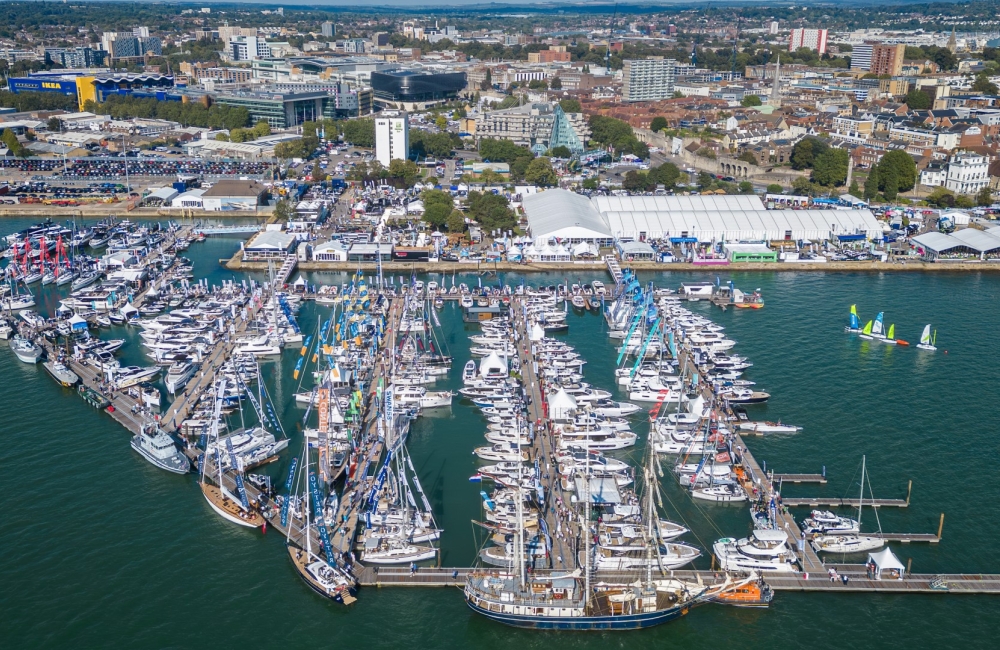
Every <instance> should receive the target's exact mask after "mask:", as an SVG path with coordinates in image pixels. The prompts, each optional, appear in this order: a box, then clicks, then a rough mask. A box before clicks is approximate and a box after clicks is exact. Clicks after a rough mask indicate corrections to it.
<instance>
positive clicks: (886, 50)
mask: <svg viewBox="0 0 1000 650" xmlns="http://www.w3.org/2000/svg"><path fill="white" fill-rule="evenodd" d="M905 53H906V45H904V44H903V43H895V44H891V45H890V44H886V43H876V44H875V46H874V47H872V63H871V67H869V68H868V71H869V72H871V73H873V74H876V75H879V76H882V75H889V76H890V77H897V76H899V75H900V74H902V73H903V57H904V55H905Z"/></svg>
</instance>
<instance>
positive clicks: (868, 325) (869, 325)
mask: <svg viewBox="0 0 1000 650" xmlns="http://www.w3.org/2000/svg"><path fill="white" fill-rule="evenodd" d="M861 333H862V334H868V335H871V333H872V322H871V321H868V322H867V323H865V328H864V329H863V330H861Z"/></svg>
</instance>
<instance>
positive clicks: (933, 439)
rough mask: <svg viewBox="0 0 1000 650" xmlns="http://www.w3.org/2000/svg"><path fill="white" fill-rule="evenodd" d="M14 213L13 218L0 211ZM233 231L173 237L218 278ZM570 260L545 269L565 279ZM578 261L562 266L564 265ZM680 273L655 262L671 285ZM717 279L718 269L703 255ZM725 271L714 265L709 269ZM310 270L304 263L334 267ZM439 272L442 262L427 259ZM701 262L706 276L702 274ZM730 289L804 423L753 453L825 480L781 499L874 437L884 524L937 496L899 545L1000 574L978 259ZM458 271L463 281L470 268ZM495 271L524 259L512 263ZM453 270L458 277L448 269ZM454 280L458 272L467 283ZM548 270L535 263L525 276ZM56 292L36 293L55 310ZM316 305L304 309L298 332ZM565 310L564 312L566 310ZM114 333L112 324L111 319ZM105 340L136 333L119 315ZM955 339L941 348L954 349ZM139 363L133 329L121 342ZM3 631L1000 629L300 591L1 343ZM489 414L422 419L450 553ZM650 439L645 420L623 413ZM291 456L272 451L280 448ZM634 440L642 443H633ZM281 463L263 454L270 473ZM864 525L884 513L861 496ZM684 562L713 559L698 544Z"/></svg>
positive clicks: (585, 334) (72, 641)
mask: <svg viewBox="0 0 1000 650" xmlns="http://www.w3.org/2000/svg"><path fill="white" fill-rule="evenodd" d="M3 226H4V229H5V232H10V231H11V230H14V229H17V228H20V227H23V226H22V225H14V224H12V223H11V222H9V221H8V222H4V223H3ZM237 246H238V240H236V239H231V238H230V239H226V238H223V239H210V240H209V241H208V242H206V243H204V244H196V245H193V246H192V247H191V248H190V249H189V250H188V251H187V255H188V256H189V257H191V258H192V259H194V260H195V263H196V265H195V271H196V273H197V274H198V275H199V277H201V276H205V277H208V278H209V280H210V281H211V282H219V281H220V280H222V279H228V278H231V277H233V275H232V273H229V272H226V271H224V270H222V269H220V268H219V267H218V265H217V260H218V259H219V258H221V257H227V256H228V255H230V254H231V253H232V252H233V251H234V250H235V248H236V247H237ZM563 277H565V276H564V275H560V276H559V277H555V276H553V277H550V278H546V280H545V283H556V282H559V281H560V280H561V279H562V278H563ZM570 277H571V279H572V276H570ZM692 277H695V276H692V275H686V274H666V273H663V274H655V275H653V274H650V275H649V276H648V279H654V278H655V279H657V280H658V281H660V282H662V283H663V284H665V285H667V286H676V285H677V284H679V283H680V282H681V281H683V280H685V279H690V278H692ZM709 277H713V278H714V274H712V275H711V276H709ZM727 277H728V276H725V275H723V279H727ZM340 279H341V276H339V275H335V274H314V275H312V276H310V280H311V281H313V282H333V281H336V282H339V281H340ZM431 279H437V280H438V281H441V279H442V278H441V277H440V276H438V277H436V278H435V277H431ZM701 279H704V277H703V278H701ZM733 279H734V280H735V281H736V284H737V286H739V287H741V288H743V289H754V288H758V287H759V288H761V290H762V291H763V294H764V296H765V299H766V301H767V304H766V307H765V308H764V309H763V310H760V311H757V312H745V311H726V312H723V311H721V310H719V309H718V308H715V307H710V306H709V305H707V304H697V305H695V306H693V307H692V308H693V309H694V310H696V311H700V312H705V313H707V314H709V315H710V316H711V317H712V318H714V319H715V320H717V321H718V322H720V323H722V324H724V325H726V327H727V332H728V333H729V335H730V336H732V337H733V338H735V339H736V340H737V341H738V342H739V345H738V346H737V348H736V350H737V351H738V352H739V353H741V354H746V355H748V356H749V357H750V358H751V360H752V361H753V362H754V366H753V367H752V368H751V369H749V370H748V372H747V376H748V377H750V378H752V379H754V380H756V381H757V382H758V386H759V387H760V388H762V389H765V390H768V391H769V392H771V393H772V395H773V397H772V399H771V402H770V403H769V404H768V405H766V406H761V407H755V413H754V416H755V417H757V416H759V417H767V418H768V419H777V418H781V419H782V420H783V421H785V422H791V423H795V424H799V425H802V426H803V427H805V429H804V431H802V432H800V433H799V434H796V435H791V436H775V437H772V438H765V439H752V440H751V441H750V443H749V444H750V445H751V447H752V448H753V450H754V452H755V454H756V456H757V458H758V459H759V460H764V461H766V462H767V464H768V467H773V468H775V469H776V470H778V471H784V472H818V471H820V469H821V467H823V466H824V465H825V466H826V468H827V473H828V476H829V479H830V482H829V484H828V485H826V486H824V487H818V486H792V487H788V488H786V490H785V493H786V495H796V494H802V495H805V494H830V495H836V496H842V495H845V496H850V495H854V494H856V491H857V473H858V471H859V466H860V461H861V456H862V454H865V455H867V459H868V461H867V462H868V468H869V472H870V474H871V484H872V488H873V490H874V492H875V495H876V496H880V497H903V496H904V495H905V490H906V482H907V480H909V479H912V480H913V482H914V486H913V497H912V501H911V507H910V508H908V509H905V510H886V511H884V512H881V513H879V517H880V522H881V525H882V528H883V530H885V531H891V532H934V531H935V530H936V528H937V521H938V515H939V513H941V512H945V513H947V520H946V522H945V527H944V538H943V541H942V542H941V543H940V544H939V545H923V546H921V545H911V546H903V545H898V544H893V545H892V546H893V549H894V550H895V551H896V553H897V554H898V555H899V556H900V558H901V559H902V560H903V561H904V562H906V561H908V559H910V558H912V560H913V569H914V571H919V572H959V571H969V572H1000V560H997V559H996V556H994V555H993V554H992V552H991V551H992V550H993V549H994V548H995V543H994V540H995V539H996V537H997V536H998V535H1000V523H998V519H997V517H996V516H995V512H996V508H995V505H993V504H995V503H997V501H998V499H1000V489H998V487H997V485H996V482H995V481H994V480H993V479H994V477H995V476H996V469H995V463H996V460H997V454H996V450H995V439H996V431H997V426H996V424H995V423H994V418H993V403H994V401H995V399H996V396H997V390H996V386H997V380H998V374H1000V371H998V370H997V362H998V351H997V348H996V344H995V343H994V340H995V337H994V333H993V328H994V327H995V325H996V321H997V316H998V313H1000V311H998V308H997V305H998V297H1000V296H998V293H1000V290H998V285H997V283H996V281H995V280H994V279H992V278H990V277H988V276H979V275H919V274H893V275H885V276H880V275H871V274H820V273H782V274H767V273H761V274H739V275H736V276H734V278H733ZM465 280H466V281H467V282H469V283H470V284H474V282H475V280H474V279H472V280H470V279H469V278H465ZM504 280H505V281H506V282H509V283H517V282H520V278H519V277H517V276H514V275H509V276H506V277H505V278H504ZM449 281H450V278H449ZM459 281H462V279H461V278H460V279H459ZM528 281H529V282H536V283H537V282H540V281H541V279H540V278H539V277H538V276H534V277H532V278H529V279H528ZM58 295H59V292H58V291H56V290H49V289H48V288H47V289H46V290H45V292H44V295H43V299H42V301H40V304H42V305H43V309H45V310H51V309H52V308H54V307H55V305H56V297H57V296H58ZM851 303H857V304H858V310H859V312H860V313H861V315H862V318H863V319H865V318H870V317H873V316H874V314H875V312H876V311H878V310H884V311H885V312H886V314H887V321H886V322H887V323H891V322H895V324H896V331H897V336H898V337H900V338H905V339H907V340H909V341H911V342H912V343H915V342H916V339H917V338H918V336H919V333H920V329H921V328H922V327H923V325H924V324H925V323H926V322H932V323H934V326H935V327H937V328H938V330H939V336H938V347H939V348H940V351H939V352H937V353H926V352H922V351H919V350H916V349H914V348H912V347H911V348H908V349H904V348H894V347H891V346H885V345H877V344H871V343H865V342H863V341H861V340H859V339H857V338H856V337H854V336H851V335H847V334H845V333H844V332H843V325H844V321H845V320H846V314H847V309H848V307H849V305H850V304H851ZM319 313H322V314H325V313H326V312H325V311H319V312H317V308H316V307H315V306H314V305H307V306H306V307H304V308H303V310H302V314H301V317H300V321H301V322H302V323H303V324H304V325H305V326H306V327H307V328H308V327H310V326H311V325H310V324H311V323H315V321H316V318H317V315H318V314H319ZM571 313H572V310H571ZM440 318H441V321H442V325H443V337H444V340H445V341H446V343H447V346H448V347H449V349H450V351H451V352H452V354H454V355H455V358H456V359H455V371H454V372H453V376H452V377H451V378H449V380H448V381H447V382H445V385H446V386H449V387H452V388H454V387H457V386H458V384H459V383H460V378H459V377H458V375H459V374H460V369H461V367H462V365H463V364H464V362H465V360H466V359H467V358H468V339H467V337H468V334H469V333H470V332H471V331H472V330H469V329H467V328H466V327H465V326H464V325H463V324H462V323H461V320H460V317H459V314H458V311H457V307H455V306H446V307H445V308H444V309H443V310H442V311H441V312H440ZM570 322H571V327H570V331H569V333H568V334H567V335H566V336H565V338H566V339H567V340H569V341H570V342H572V343H573V344H575V345H576V346H577V347H578V348H579V349H580V350H581V351H582V352H584V354H585V355H586V357H587V359H588V360H589V363H588V365H587V367H586V375H587V378H588V379H589V380H590V381H592V382H593V383H595V384H597V385H599V386H602V387H605V388H612V387H613V379H612V372H613V368H614V356H615V355H614V353H613V352H612V345H611V344H610V342H609V341H608V339H607V337H606V336H605V335H604V332H603V326H602V324H603V321H602V319H601V318H599V317H598V316H597V315H594V314H585V315H574V316H571V318H570ZM103 335H104V336H105V337H107V336H111V335H109V334H107V333H105V334H103ZM112 335H114V336H128V337H130V338H131V337H134V334H131V333H128V331H127V330H124V329H117V328H116V330H115V331H114V333H113V334H112ZM945 350H947V354H945ZM124 358H125V360H126V361H130V362H139V361H141V355H140V352H139V350H138V344H137V343H135V342H133V343H132V344H130V345H129V346H128V348H127V349H126V351H125V353H124ZM294 363H295V359H294V353H286V355H285V357H284V358H283V359H282V360H281V362H280V363H269V364H267V366H266V374H267V376H268V382H269V385H270V386H272V387H273V394H274V396H275V401H276V402H277V405H278V406H279V410H282V413H283V414H282V422H283V424H284V426H285V427H286V428H287V429H288V430H289V432H290V433H291V435H292V437H293V443H292V446H291V449H292V450H293V451H294V450H295V449H296V448H297V446H298V442H297V440H298V434H297V431H298V430H300V429H301V424H300V423H301V418H302V416H303V414H304V411H302V410H299V409H297V408H296V407H294V406H293V405H292V404H291V402H292V394H293V393H294V392H295V388H296V384H297V382H296V381H294V380H293V379H292V368H293V367H294ZM0 377H2V381H3V386H4V388H5V390H4V391H3V392H0V413H2V420H0V422H2V425H0V440H2V441H3V443H4V449H3V454H2V456H0V458H2V459H3V460H2V461H0V491H2V493H3V494H5V495H7V508H6V512H5V513H4V516H3V517H0V539H2V553H0V585H2V586H3V589H2V590H0V644H2V645H3V646H4V647H8V648H22V647H59V648H68V647H73V648H90V647H107V646H110V645H112V644H127V645H128V646H129V647H133V648H163V647H183V648H202V647H215V648H218V647H267V648H270V647H329V646H334V645H336V646H350V647H372V648H398V647H403V646H404V645H405V646H408V647H411V648H431V647H449V648H450V647H477V648H538V647H551V646H552V645H553V644H572V645H573V646H574V647H587V648H609V647H610V648H614V647H628V648H663V647H691V648H718V647H730V646H732V645H735V644H738V643H739V644H747V643H749V644H754V646H755V647H760V646H762V645H765V644H766V645H767V646H768V647H775V648H798V647H804V646H809V647H824V648H826V647H830V648H834V647H836V648H842V647H844V645H845V643H851V642H856V640H858V639H861V640H864V641H865V642H867V644H869V645H875V646H877V647H907V648H922V647H930V646H931V645H932V644H933V645H935V646H942V645H943V646H945V647H951V646H955V645H958V644H959V643H963V644H965V645H967V646H970V647H987V646H992V645H994V644H993V643H991V642H990V641H989V639H990V638H992V637H993V636H994V631H993V628H994V622H993V621H994V619H995V617H996V616H997V615H998V614H1000V599H996V598H993V597H986V596H960V595H926V596H898V595H849V594H845V595H824V594H819V595H812V594H791V593H779V594H778V596H777V599H776V601H775V603H774V605H773V606H772V607H771V608H770V609H769V610H767V611H746V610H738V609H733V608H725V607H719V606H710V607H702V608H699V609H696V610H694V611H693V612H691V613H690V614H689V615H688V616H687V617H685V618H684V619H682V620H680V621H678V622H675V623H671V624H668V625H665V626H662V627H660V628H656V629H653V630H649V631H643V632H626V633H616V634H611V633H607V634H605V633H596V634H565V633H563V634H560V633H537V632H527V631H521V630H514V629H511V628H506V627H503V626H499V625H497V624H494V623H491V622H489V621H487V620H484V619H482V618H479V617H476V616H473V615H472V614H471V613H470V612H469V611H468V610H467V608H466V607H465V604H464V601H463V599H462V596H461V594H460V592H459V591H457V590H454V589H381V590H378V589H373V588H370V589H364V590H362V592H361V596H360V599H359V601H358V602H357V603H356V604H355V605H353V606H352V607H351V608H350V609H348V608H344V607H342V606H339V605H336V604H334V603H330V602H328V601H326V600H324V599H321V598H319V597H317V596H316V595H314V594H313V593H312V592H311V591H310V590H309V589H308V588H306V587H305V586H304V585H303V584H302V583H301V582H300V581H299V580H298V578H297V577H296V575H295V573H294V571H293V569H292V567H291V565H290V564H289V563H288V561H287V559H286V558H285V555H284V553H283V549H282V544H283V539H282V538H281V537H280V536H279V535H277V534H274V532H273V531H272V532H268V533H267V534H266V535H261V533H260V531H251V530H248V529H242V528H237V527H235V526H232V525H231V524H228V523H226V522H224V521H222V520H221V519H220V518H219V517H217V516H216V515H214V514H213V513H212V512H211V511H210V510H209V508H208V506H207V505H206V504H205V502H204V499H203V498H202V497H201V494H200V491H199V490H198V488H197V485H196V484H195V481H194V480H193V479H192V477H190V476H188V477H180V476H174V475H171V474H167V473H165V472H162V471H160V470H157V469H155V468H153V467H152V466H151V465H149V464H148V463H146V462H144V461H142V460H141V459H140V458H139V457H138V456H137V455H136V454H135V453H134V452H132V451H131V449H130V448H129V446H128V434H127V433H126V432H125V430H124V429H122V428H121V427H119V426H118V425H117V424H115V423H114V421H112V420H111V419H110V418H109V417H108V416H106V415H105V414H102V413H99V412H97V411H95V410H93V409H91V408H90V407H89V406H87V405H86V404H85V403H84V402H83V401H82V400H80V399H79V398H77V397H76V396H75V395H73V394H72V393H71V391H69V390H67V389H63V388H60V387H58V386H57V385H56V384H55V382H53V381H52V380H51V379H50V378H49V377H48V376H47V375H46V374H45V372H44V370H42V368H41V367H30V366H27V365H25V364H22V363H20V362H18V361H17V360H16V359H15V358H14V356H13V355H12V354H11V353H10V352H9V351H8V350H5V349H0ZM483 430H484V422H483V420H482V419H481V418H480V417H479V416H478V414H477V413H476V412H474V411H473V409H472V408H471V407H469V406H467V405H465V404H463V403H461V402H458V401H456V402H455V404H454V406H453V407H452V409H451V410H450V411H444V412H443V413H440V414H437V415H436V416H435V417H427V418H421V419H420V420H418V421H417V422H416V423H415V424H414V427H413V430H412V432H411V437H410V442H409V445H410V450H411V452H412V455H413V461H414V463H415V465H416V467H417V470H418V472H419V474H420V477H421V480H422V482H423V484H424V487H425V489H426V490H427V493H428V497H429V499H430V500H431V503H432V505H433V507H434V511H435V514H436V516H437V517H438V521H439V523H440V525H441V526H442V527H443V528H444V529H445V533H444V538H443V563H444V564H445V565H452V566H454V565H465V564H467V563H468V562H470V561H471V560H472V558H473V557H474V556H475V553H476V546H475V539H474V531H473V529H472V525H471V524H470V523H469V520H470V519H472V518H474V517H476V516H478V515H479V499H478V491H479V486H478V484H474V483H469V482H468V477H469V476H470V475H471V474H472V473H474V471H475V467H476V463H475V462H474V459H473V457H472V455H471V450H472V448H473V447H475V446H476V445H478V444H482V441H483V438H482V435H481V434H482V432H483ZM636 430H637V431H638V432H640V433H641V434H645V431H644V429H643V427H642V425H639V426H637V427H636ZM288 453H289V452H286V454H288ZM634 453H638V452H634ZM287 462H288V459H287V458H285V459H283V461H282V462H281V463H276V464H274V465H272V466H270V467H269V468H268V471H269V472H270V473H272V474H273V475H275V476H278V475H283V472H284V471H285V468H286V467H287ZM665 484H666V485H667V494H668V495H669V503H667V504H666V506H667V515H668V516H670V517H672V518H675V519H678V520H683V521H685V522H687V523H688V524H689V525H690V526H691V527H692V528H693V531H694V532H693V534H692V535H689V536H688V541H689V542H690V543H694V544H696V545H698V546H700V547H701V548H702V549H707V547H708V545H710V544H711V542H712V541H713V540H714V539H716V538H717V537H720V536H723V535H727V536H728V535H739V534H742V533H745V532H746V531H747V530H748V529H749V520H748V517H747V514H746V510H745V509H744V508H736V507H716V506H700V507H696V506H695V505H694V504H693V503H692V502H691V500H690V499H688V498H687V497H686V496H685V495H684V494H683V493H681V492H680V490H679V489H677V488H676V487H675V486H674V485H673V483H672V482H670V480H669V478H668V479H665ZM864 524H865V527H866V529H868V530H872V529H874V527H875V526H876V524H875V522H874V515H872V514H871V512H866V513H865V520H864ZM698 566H701V567H707V566H708V556H707V553H706V555H705V556H704V557H703V558H701V560H699V563H698Z"/></svg>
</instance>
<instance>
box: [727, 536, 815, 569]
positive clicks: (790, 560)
mask: <svg viewBox="0 0 1000 650" xmlns="http://www.w3.org/2000/svg"><path fill="white" fill-rule="evenodd" d="M712 549H713V551H714V553H715V557H716V559H718V560H719V567H720V568H721V569H722V570H724V571H744V572H748V571H757V572H761V571H774V572H780V573H791V572H793V571H795V570H796V568H795V565H794V562H795V556H794V555H793V554H792V551H791V549H789V548H788V534H787V533H785V531H783V530H764V529H758V530H755V531H753V533H751V535H750V537H744V538H743V539H739V540H736V539H733V538H731V537H724V538H722V539H720V540H719V541H717V542H716V543H715V544H714V545H713V547H712Z"/></svg>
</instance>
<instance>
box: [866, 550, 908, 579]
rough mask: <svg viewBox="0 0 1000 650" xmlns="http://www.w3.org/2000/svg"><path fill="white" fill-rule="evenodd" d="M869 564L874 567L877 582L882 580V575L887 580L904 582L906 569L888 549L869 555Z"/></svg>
mask: <svg viewBox="0 0 1000 650" xmlns="http://www.w3.org/2000/svg"><path fill="white" fill-rule="evenodd" d="M867 564H870V565H874V569H875V570H874V576H875V579H876V580H881V579H882V574H885V576H886V577H887V578H891V579H894V580H902V579H903V573H904V571H905V567H903V563H902V562H900V561H899V558H898V557H896V555H895V554H894V553H893V552H892V551H891V550H890V549H888V548H884V549H882V550H881V551H879V552H878V553H869V554H868V562H867Z"/></svg>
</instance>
